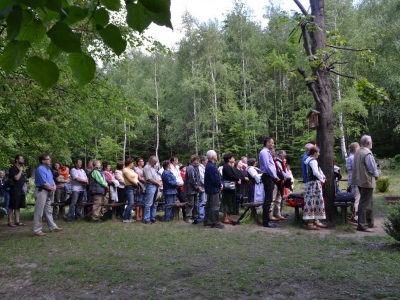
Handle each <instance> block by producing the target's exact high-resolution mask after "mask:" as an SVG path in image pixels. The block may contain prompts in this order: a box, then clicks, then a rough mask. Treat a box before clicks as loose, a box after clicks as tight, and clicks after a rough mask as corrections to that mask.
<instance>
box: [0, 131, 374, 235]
mask: <svg viewBox="0 0 400 300" xmlns="http://www.w3.org/2000/svg"><path fill="white" fill-rule="evenodd" d="M263 146H264V147H263V149H262V150H261V151H260V154H259V157H258V160H257V159H256V158H247V157H246V156H243V157H241V159H240V160H235V157H234V155H233V154H232V153H226V154H224V156H223V159H222V161H221V162H220V165H219V167H217V165H216V163H217V161H218V156H217V153H216V152H215V151H214V150H209V151H208V152H207V154H206V156H198V155H196V154H194V155H192V156H191V157H190V162H189V163H188V165H182V164H179V160H178V158H176V157H172V158H171V159H169V160H165V161H163V162H162V163H161V164H160V163H159V160H158V157H156V156H151V157H150V158H149V159H148V161H147V163H145V160H144V159H143V158H141V157H139V158H137V159H136V161H135V160H134V159H133V158H127V159H126V160H125V161H124V162H118V163H117V164H116V166H115V171H114V172H112V170H111V165H110V163H109V162H107V161H104V162H103V163H101V162H100V161H99V160H94V161H91V162H89V163H88V165H87V167H86V169H83V167H82V160H81V159H75V160H74V162H73V164H74V166H73V167H72V168H71V169H69V168H68V167H67V166H64V165H62V164H60V163H59V162H54V163H53V164H51V158H50V156H49V155H48V154H45V153H44V154H41V155H40V156H39V163H40V166H39V167H38V168H37V169H36V171H35V181H34V183H35V191H34V195H33V196H34V198H35V200H36V202H35V210H34V222H33V231H34V233H35V234H36V235H38V236H43V235H46V234H45V233H44V232H43V228H42V227H43V222H44V221H45V222H47V225H48V227H49V230H50V231H55V232H57V231H60V230H62V228H60V227H58V226H57V225H56V223H55V221H54V220H55V219H56V220H57V219H58V218H65V220H66V221H67V222H74V221H76V220H79V219H81V218H82V217H83V215H82V203H85V202H87V203H92V210H91V214H90V215H91V221H92V222H94V223H101V222H102V221H103V219H104V216H105V214H107V213H108V210H109V209H110V207H109V206H107V205H106V204H110V203H122V205H121V206H118V207H113V208H112V209H116V210H117V211H116V215H117V216H118V217H120V218H121V219H122V222H124V223H133V222H135V221H142V223H143V224H145V225H150V224H154V223H157V222H158V221H157V220H156V213H157V207H158V203H159V201H160V200H161V199H163V202H164V210H165V214H164V221H165V222H169V221H171V220H173V218H174V215H173V207H172V205H173V204H174V203H175V202H181V203H185V207H183V209H182V214H183V218H184V220H185V222H187V223H192V224H199V223H202V224H203V225H204V226H210V227H212V228H220V229H222V228H224V225H223V224H221V222H220V212H222V214H223V218H222V223H225V224H233V223H234V222H235V220H233V219H232V218H231V216H232V215H238V214H239V205H240V203H241V202H243V201H247V202H259V203H260V205H261V204H262V210H263V211H262V225H263V226H265V227H270V228H276V227H277V225H276V224H277V222H278V221H285V220H287V219H288V218H289V216H288V215H287V214H286V215H285V214H282V206H283V200H282V199H283V196H284V195H286V194H288V193H290V192H291V191H293V184H294V178H293V174H292V173H291V171H290V166H289V165H287V164H286V152H285V151H284V150H279V151H275V149H274V146H275V144H274V140H273V139H272V138H270V137H267V138H265V140H264V144H263ZM371 148H372V140H371V137H369V136H363V138H362V139H361V148H360V147H359V145H358V143H352V144H351V145H350V156H349V158H348V159H347V162H346V167H347V170H348V174H349V181H348V191H349V192H351V193H354V195H355V197H356V203H355V209H354V213H353V216H352V218H353V219H354V220H356V221H358V224H359V225H358V226H359V227H358V230H362V231H366V230H367V229H368V227H373V226H374V224H373V204H372V203H373V202H372V192H371V190H372V189H373V188H374V187H375V180H376V179H377V178H378V177H379V173H378V171H377V169H376V164H375V161H374V159H373V156H372V152H371V151H370V149H371ZM305 149H306V153H305V155H304V156H303V159H302V162H301V164H302V172H303V182H304V183H305V184H306V186H305V194H304V208H303V220H304V221H305V222H306V223H307V229H309V230H319V229H320V228H324V227H326V225H325V224H323V223H322V222H321V221H322V220H325V219H326V216H325V202H324V199H323V192H322V185H323V184H324V182H325V180H326V177H325V175H324V173H323V172H322V171H321V169H320V168H319V166H318V160H317V159H318V157H319V155H320V149H319V148H318V147H317V145H316V144H315V142H309V143H307V144H306V146H305ZM258 165H259V166H258ZM363 166H365V167H364V168H363ZM27 182H28V180H27V179H26V178H25V174H24V158H23V156H22V155H17V156H16V157H15V160H14V165H13V166H12V167H11V168H10V169H9V172H8V177H5V173H4V172H3V171H0V200H2V199H4V198H7V199H5V203H6V208H7V217H8V223H7V225H8V226H9V227H15V226H26V224H24V223H22V222H21V221H20V208H24V207H25V202H26V199H25V197H26V191H27V189H26V183H27ZM53 202H54V204H53V205H52V203H53ZM66 202H68V204H69V210H68V212H67V213H65V212H64V211H63V209H62V208H63V207H62V206H61V205H57V204H59V203H66ZM133 211H135V213H134V215H135V217H133V214H132V213H133ZM13 215H14V218H15V221H14V222H13V220H12V217H13Z"/></svg>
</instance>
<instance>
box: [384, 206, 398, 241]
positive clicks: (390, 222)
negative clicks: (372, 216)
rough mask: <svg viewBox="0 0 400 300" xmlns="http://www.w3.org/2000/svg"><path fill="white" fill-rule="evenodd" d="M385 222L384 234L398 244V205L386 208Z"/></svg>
mask: <svg viewBox="0 0 400 300" xmlns="http://www.w3.org/2000/svg"><path fill="white" fill-rule="evenodd" d="M387 218H388V219H387V220H386V221H385V222H384V223H383V228H384V229H385V231H386V233H387V234H388V235H390V236H391V237H392V238H394V239H395V240H396V241H399V242H400V204H399V203H396V204H395V205H389V206H388V216H387Z"/></svg>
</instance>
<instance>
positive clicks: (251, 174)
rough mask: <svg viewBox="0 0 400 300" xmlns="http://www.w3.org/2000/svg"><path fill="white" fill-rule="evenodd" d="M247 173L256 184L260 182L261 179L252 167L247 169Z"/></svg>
mask: <svg viewBox="0 0 400 300" xmlns="http://www.w3.org/2000/svg"><path fill="white" fill-rule="evenodd" d="M247 173H248V174H250V176H251V177H253V178H254V180H255V181H256V183H260V182H261V178H260V176H258V172H257V171H256V169H255V168H254V167H250V168H248V169H247Z"/></svg>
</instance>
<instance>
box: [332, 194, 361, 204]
mask: <svg viewBox="0 0 400 300" xmlns="http://www.w3.org/2000/svg"><path fill="white" fill-rule="evenodd" d="M355 201H356V198H355V197H354V195H353V194H352V193H338V194H337V195H336V198H335V202H353V203H354V202H355Z"/></svg>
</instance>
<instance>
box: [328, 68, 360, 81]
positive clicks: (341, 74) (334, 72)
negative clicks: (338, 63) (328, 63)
mask: <svg viewBox="0 0 400 300" xmlns="http://www.w3.org/2000/svg"><path fill="white" fill-rule="evenodd" d="M329 72H331V73H333V74H336V75H339V76H342V77H346V78H351V79H356V78H355V77H354V76H351V75H346V74H343V73H339V72H336V71H334V70H332V69H329Z"/></svg>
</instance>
